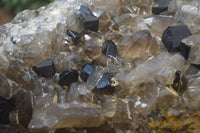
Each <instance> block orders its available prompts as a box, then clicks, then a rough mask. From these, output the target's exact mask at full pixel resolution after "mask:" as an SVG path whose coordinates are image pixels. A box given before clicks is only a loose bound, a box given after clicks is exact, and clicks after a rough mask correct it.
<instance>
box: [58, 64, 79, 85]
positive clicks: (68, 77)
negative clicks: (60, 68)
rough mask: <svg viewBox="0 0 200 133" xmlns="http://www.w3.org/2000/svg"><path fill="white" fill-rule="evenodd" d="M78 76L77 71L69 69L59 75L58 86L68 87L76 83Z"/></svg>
mask: <svg viewBox="0 0 200 133" xmlns="http://www.w3.org/2000/svg"><path fill="white" fill-rule="evenodd" d="M78 76H79V73H78V71H76V70H74V69H71V68H70V69H68V70H65V71H64V72H62V73H61V74H60V76H59V77H60V78H59V81H58V84H59V85H64V86H69V85H70V84H71V83H73V82H76V81H78Z"/></svg>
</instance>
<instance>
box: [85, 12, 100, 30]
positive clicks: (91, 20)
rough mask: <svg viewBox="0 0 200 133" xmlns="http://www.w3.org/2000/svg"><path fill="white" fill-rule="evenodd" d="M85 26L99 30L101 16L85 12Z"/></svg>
mask: <svg viewBox="0 0 200 133" xmlns="http://www.w3.org/2000/svg"><path fill="white" fill-rule="evenodd" d="M83 27H84V28H85V30H90V31H94V32H98V28H99V18H97V17H96V16H94V15H88V14H85V16H84V20H83Z"/></svg>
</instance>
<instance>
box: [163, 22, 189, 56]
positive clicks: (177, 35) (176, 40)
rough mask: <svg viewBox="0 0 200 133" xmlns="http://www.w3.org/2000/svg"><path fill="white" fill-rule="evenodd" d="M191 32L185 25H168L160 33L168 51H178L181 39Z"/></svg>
mask: <svg viewBox="0 0 200 133" xmlns="http://www.w3.org/2000/svg"><path fill="white" fill-rule="evenodd" d="M190 35H191V32H190V30H189V29H188V27H187V26H186V25H177V26H169V27H168V28H167V29H166V30H165V31H164V32H163V35H162V42H163V43H164V45H165V47H166V48H167V50H168V51H169V52H176V51H180V49H181V46H182V45H183V44H182V43H181V40H182V39H183V38H185V37H187V36H190Z"/></svg>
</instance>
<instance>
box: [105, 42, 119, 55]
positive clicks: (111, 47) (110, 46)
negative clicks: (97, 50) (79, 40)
mask: <svg viewBox="0 0 200 133" xmlns="http://www.w3.org/2000/svg"><path fill="white" fill-rule="evenodd" d="M102 53H103V54H104V55H106V56H112V57H116V56H117V46H116V45H115V43H114V42H113V41H112V40H107V41H105V42H104V44H103V47H102Z"/></svg>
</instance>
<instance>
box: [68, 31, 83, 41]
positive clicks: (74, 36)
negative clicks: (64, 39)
mask: <svg viewBox="0 0 200 133" xmlns="http://www.w3.org/2000/svg"><path fill="white" fill-rule="evenodd" d="M67 35H68V36H70V37H71V38H72V41H73V42H74V44H77V43H78V41H79V39H80V38H81V35H80V34H79V33H77V32H76V31H73V30H70V29H68V30H67Z"/></svg>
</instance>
